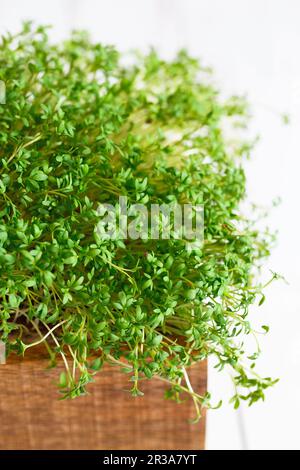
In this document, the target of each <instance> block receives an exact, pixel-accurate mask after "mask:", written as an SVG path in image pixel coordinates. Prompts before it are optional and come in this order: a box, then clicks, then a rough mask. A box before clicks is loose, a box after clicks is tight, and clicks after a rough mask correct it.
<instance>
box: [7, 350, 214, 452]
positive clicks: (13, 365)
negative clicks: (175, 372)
mask: <svg viewBox="0 0 300 470" xmlns="http://www.w3.org/2000/svg"><path fill="white" fill-rule="evenodd" d="M47 364H48V361H47V358H46V357H45V355H44V353H43V351H42V352H41V351H40V350H39V351H38V352H36V351H35V352H30V353H29V354H27V355H25V358H24V359H20V358H17V357H11V358H10V359H9V360H8V362H7V364H6V365H1V366H0V436H1V438H0V449H1V450H4V449H26V450H27V449H70V450H73V449H104V450H125V449H129V450H137V449H145V450H161V449H166V450H167V449H171V450H176V449H177V450H178V449H203V448H204V436H205V417H203V419H202V420H201V421H200V423H197V424H190V423H189V422H188V420H189V419H190V418H193V417H194V407H193V403H192V400H187V401H185V402H184V403H181V404H177V403H175V402H173V401H170V400H166V399H164V389H165V384H164V383H163V382H161V381H159V380H158V379H154V380H151V381H149V380H146V381H144V382H143V384H142V387H141V388H142V390H143V391H144V393H145V395H144V396H143V397H137V398H134V397H132V396H131V395H130V394H129V393H128V392H126V391H124V390H128V388H129V386H130V384H129V383H128V376H126V375H125V374H123V373H121V372H120V371H119V369H118V368H117V367H112V366H107V367H105V368H104V369H103V370H102V371H101V372H100V373H98V375H97V378H96V380H95V382H94V383H92V384H90V387H89V391H90V394H89V395H87V396H84V397H80V398H77V399H75V400H59V395H58V391H57V386H56V384H55V382H57V380H58V373H59V371H58V370H57V369H47ZM189 376H190V379H191V382H192V384H193V387H194V389H195V390H196V391H197V392H198V393H204V392H205V390H206V376H207V372H206V363H205V362H203V363H201V364H197V365H196V366H193V367H192V368H191V369H189Z"/></svg>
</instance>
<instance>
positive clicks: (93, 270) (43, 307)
mask: <svg viewBox="0 0 300 470" xmlns="http://www.w3.org/2000/svg"><path fill="white" fill-rule="evenodd" d="M0 64H1V67H0V80H1V81H2V82H3V83H5V88H6V103H5V104H2V105H0V215H1V219H0V220H1V222H0V274H1V280H0V298H1V310H0V339H1V340H2V341H4V342H5V343H6V346H7V350H8V352H11V351H17V352H18V353H20V354H26V352H27V350H28V349H29V348H31V347H33V346H35V345H37V344H39V343H43V344H44V345H45V347H46V348H47V350H48V352H49V355H50V358H51V361H52V363H53V364H55V359H56V358H57V357H58V356H61V357H62V360H63V362H64V364H65V372H64V373H63V374H61V376H60V379H59V387H60V390H61V392H62V394H63V396H64V397H72V398H73V397H76V396H79V395H81V394H84V393H85V392H86V386H87V384H88V383H89V382H90V381H91V380H92V379H93V376H94V374H95V373H97V372H98V371H101V368H102V366H103V364H105V363H114V364H118V365H119V366H120V367H121V369H122V371H124V373H126V374H128V375H129V382H131V384H132V385H131V387H132V393H133V395H140V394H141V393H142V389H143V387H142V383H141V382H140V380H141V379H142V378H145V377H146V378H147V379H151V378H152V377H154V376H156V377H159V378H160V379H161V380H163V381H166V382H167V383H169V385H170V390H169V391H168V396H169V397H172V398H179V396H180V394H181V393H182V392H186V393H189V394H190V396H191V398H192V399H193V400H194V403H195V406H196V410H197V417H199V416H200V414H201V408H202V407H203V406H211V405H210V394H209V393H207V394H206V395H204V396H200V395H199V394H197V391H194V390H193V389H192V385H191V384H190V382H189V379H188V375H187V372H186V368H187V367H188V366H190V365H192V364H193V363H195V362H197V361H203V360H205V359H206V358H208V357H210V356H214V357H215V358H216V359H217V367H218V369H220V370H222V369H224V368H225V367H226V368H229V369H231V370H232V372H233V380H234V384H235V390H236V392H235V394H234V397H233V399H232V401H233V403H234V406H235V407H237V406H238V404H239V402H240V400H246V401H248V402H249V403H250V404H251V403H253V402H255V401H257V400H258V399H263V398H264V391H265V389H266V388H267V387H269V386H270V385H272V384H273V383H274V381H273V380H272V379H270V378H261V377H260V376H259V375H257V374H256V372H255V371H254V369H253V364H254V362H255V359H256V357H257V354H258V352H259V350H258V351H256V352H255V353H253V352H252V353H251V352H249V351H247V350H246V351H245V350H244V346H243V339H244V337H245V336H246V335H249V334H253V335H255V333H254V332H253V330H252V328H251V324H250V323H249V321H248V310H249V306H250V305H251V304H253V303H254V302H255V301H257V302H260V303H262V302H263V300H264V296H263V294H262V289H263V286H262V285H261V283H260V282H259V281H258V280H257V275H256V273H257V270H258V268H259V265H260V263H261V260H263V259H264V258H265V257H266V256H268V255H269V247H270V240H269V238H268V235H265V234H264V233H260V232H258V231H257V230H256V229H255V228H254V226H253V223H252V220H249V219H247V218H245V217H244V216H243V214H242V212H241V209H240V202H241V201H242V200H243V199H244V197H245V174H244V171H243V166H242V165H243V159H244V158H246V157H248V156H249V155H250V153H251V149H252V143H251V142H249V141H248V140H247V139H243V138H241V137H240V135H241V129H245V128H247V122H248V119H249V111H248V105H247V103H246V102H245V100H244V99H243V98H240V97H237V96H233V97H230V98H229V99H224V98H222V97H221V96H220V93H219V91H218V90H217V89H216V87H215V85H214V84H213V80H212V76H211V71H210V70H208V69H206V68H205V67H203V66H202V65H201V63H199V62H198V61H197V60H195V59H193V58H191V57H189V55H188V54H187V53H186V52H185V51H181V52H179V53H178V55H177V57H176V58H175V59H173V60H171V61H169V62H166V61H164V60H162V59H161V58H160V57H159V56H158V54H157V53H156V52H155V51H151V52H150V53H149V54H148V55H145V56H138V57H136V60H135V64H134V65H131V66H126V67H125V66H123V65H122V61H120V56H119V54H118V52H117V51H116V50H115V49H114V48H113V47H110V46H109V47H108V46H103V45H101V44H93V43H92V42H91V41H90V40H89V38H88V36H87V34H85V33H78V32H75V33H74V34H73V35H72V36H71V37H70V38H69V39H68V40H67V41H65V42H63V43H60V44H54V45H53V44H52V43H51V42H49V40H48V37H47V29H46V28H44V27H33V26H32V25H31V24H30V23H26V24H25V25H24V27H23V30H22V31H21V32H20V33H18V34H16V35H11V34H6V35H5V36H3V37H2V42H1V43H0ZM225 124H226V125H225ZM228 125H229V126H230V128H231V131H232V135H231V136H230V138H229V137H226V134H225V130H224V128H225V127H226V126H227V127H228ZM120 196H126V197H127V199H128V201H129V203H132V204H133V203H139V202H141V203H144V204H146V205H147V204H151V203H158V204H162V203H168V202H169V201H170V200H175V201H176V202H178V203H179V204H184V203H190V204H199V203H200V204H203V205H204V216H205V220H204V222H205V227H204V235H205V236H204V243H203V246H202V247H201V248H197V249H195V250H187V249H186V243H185V241H184V240H176V239H170V240H139V239H138V240H130V239H128V240H119V239H116V240H103V239H101V237H99V236H97V234H96V232H95V230H94V228H95V226H96V224H97V221H98V215H97V206H98V204H99V203H112V204H114V203H117V201H118V198H119V197H120ZM263 329H264V330H266V329H267V328H266V327H265V326H263ZM100 373H101V372H100Z"/></svg>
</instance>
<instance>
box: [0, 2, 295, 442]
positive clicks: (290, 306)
mask: <svg viewBox="0 0 300 470" xmlns="http://www.w3.org/2000/svg"><path fill="white" fill-rule="evenodd" d="M23 19H33V20H35V21H37V22H40V23H47V24H53V25H54V29H53V32H52V36H53V38H55V39H60V38H63V37H65V36H66V34H67V33H68V31H69V30H70V29H73V28H85V29H88V30H90V32H91V33H92V36H93V38H94V39H96V40H100V41H102V42H104V43H112V44H115V45H116V46H117V47H118V48H119V49H121V50H124V51H126V50H128V49H131V48H139V49H143V50H145V49H147V47H148V46H149V45H154V46H156V47H157V48H158V49H159V50H160V51H161V53H162V54H164V55H165V56H170V55H172V54H173V53H174V52H175V51H176V50H177V49H178V48H180V47H182V46H184V47H187V48H188V49H189V50H190V52H191V53H192V54H194V55H196V56H199V57H201V58H202V59H203V60H204V62H205V63H207V64H210V65H212V66H213V67H214V68H215V70H216V77H217V80H218V83H219V84H220V86H221V87H222V88H223V89H224V90H225V91H226V92H228V93H230V92H234V93H236V92H241V93H244V92H247V93H248V96H249V99H250V101H251V102H252V103H253V113H254V121H253V131H259V132H260V134H261V142H260V144H259V145H258V147H257V149H256V151H255V152H254V154H253V158H252V160H251V162H249V163H248V164H247V172H248V187H249V190H248V192H249V197H250V198H251V199H252V200H253V201H254V202H258V203H263V204H265V205H270V202H271V201H272V199H273V198H275V197H277V196H281V198H282V204H281V206H280V207H278V208H277V209H274V210H273V212H272V214H271V217H270V224H271V226H272V227H275V228H279V230H280V233H279V239H278V241H279V243H278V247H277V248H276V249H275V251H274V253H273V256H272V258H271V260H270V262H269V265H270V267H271V268H272V269H273V270H274V271H278V272H280V273H283V274H284V275H285V277H286V278H287V280H288V282H289V284H288V285H287V284H285V283H283V282H278V283H276V284H274V285H273V286H271V287H270V288H269V289H268V292H267V302H266V303H265V304H264V305H263V306H261V307H260V308H259V309H258V308H254V309H253V310H252V313H251V315H252V317H253V320H254V322H259V323H269V324H270V325H271V332H270V334H269V335H268V336H267V337H265V338H263V339H262V349H263V356H262V358H261V360H260V363H259V366H260V370H261V371H262V372H263V373H265V374H267V375H272V376H275V377H280V378H281V380H280V383H279V384H278V385H277V386H276V387H275V388H274V389H273V390H271V391H270V392H269V393H267V400H266V402H265V403H263V404H258V405H255V406H253V407H251V408H243V409H242V410H241V412H240V413H237V412H235V411H233V410H232V408H231V407H230V406H229V405H227V404H226V403H225V404H224V406H223V408H222V409H220V410H218V411H212V412H209V414H208V430H207V448H208V449H245V448H249V449H300V430H299V422H300V342H299V336H300V333H299V332H300V298H299V288H300V264H299V261H300V257H299V246H300V236H299V225H300V224H299V216H300V211H299V200H300V198H299V196H300V189H299V188H300V163H299V162H300V129H299V124H300V1H299V0H98V1H96V0H51V1H47V0H27V1H24V0H0V33H2V32H4V31H5V30H10V31H15V30H17V29H18V28H19V27H20V21H21V20H23ZM281 112H288V113H290V115H291V119H292V121H291V125H290V126H289V127H284V126H282V124H281V120H280V113H281ZM209 387H210V389H211V390H212V391H213V393H214V395H215V396H216V398H217V397H220V396H222V397H225V402H226V398H228V397H229V396H230V394H231V392H232V390H231V384H230V381H229V380H228V379H227V378H226V377H224V376H223V375H222V374H221V375H220V374H218V373H217V372H215V371H214V370H213V368H212V367H210V372H209Z"/></svg>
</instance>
